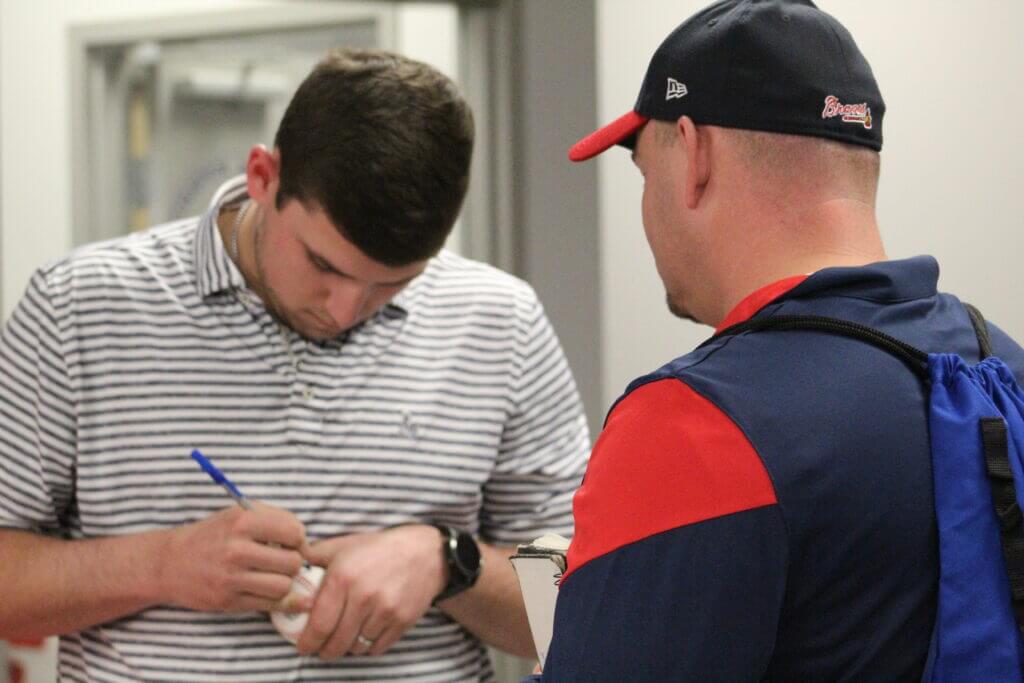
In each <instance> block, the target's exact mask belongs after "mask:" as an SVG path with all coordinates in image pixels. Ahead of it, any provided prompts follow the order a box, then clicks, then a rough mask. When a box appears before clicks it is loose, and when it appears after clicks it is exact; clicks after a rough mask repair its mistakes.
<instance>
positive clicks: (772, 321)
mask: <svg viewBox="0 0 1024 683" xmlns="http://www.w3.org/2000/svg"><path fill="white" fill-rule="evenodd" d="M964 308H966V309H967V314H968V315H969V316H970V319H971V325H972V326H973V327H974V334H975V336H976V337H977V338H978V348H979V350H980V351H981V357H982V358H983V359H984V358H988V357H989V356H991V355H992V341H991V339H990V337H989V332H988V325H986V323H985V318H984V316H982V314H981V312H980V311H979V310H978V309H977V308H975V307H974V306H972V305H970V304H964ZM767 330H813V331H818V332H826V333H829V334H837V335H840V336H844V337H850V338H853V339H859V340H861V341H864V342H867V343H868V344H871V345H872V346H875V347H877V348H879V349H882V350H883V351H886V352H887V353H889V354H891V355H893V356H896V357H897V358H899V359H900V360H902V361H903V362H904V363H905V364H906V365H907V367H909V368H910V369H911V370H912V371H913V372H914V373H915V374H917V376H918V377H920V378H922V379H924V380H925V381H928V354H927V353H925V352H924V351H921V350H920V349H918V348H916V347H914V346H911V345H910V344H907V343H905V342H902V341H900V340H899V339H896V338H895V337H891V336H889V335H887V334H885V333H884V332H881V331H879V330H876V329H874V328H873V327H868V326H866V325H861V324H859V323H854V322H850V321H848V320H840V319H838V318H827V317H822V316H811V315H779V316H771V317H767V318H754V319H751V320H747V321H745V322H742V323H738V324H736V325H733V326H731V327H728V328H726V329H724V330H722V331H721V332H719V333H718V334H716V335H715V336H713V337H711V338H710V339H708V340H707V341H705V342H704V343H703V344H701V346H702V347H703V346H706V345H707V344H710V343H712V342H714V341H716V340H718V339H721V338H723V337H729V336H733V335H737V334H742V333H744V332H761V331H767ZM980 427H981V438H982V445H983V447H984V453H985V466H986V468H987V470H988V476H989V481H990V482H991V484H992V503H993V505H994V506H995V510H996V516H997V517H998V518H999V526H1000V540H1001V543H1002V547H1003V558H1004V560H1005V561H1006V571H1007V574H1008V576H1009V578H1010V590H1011V593H1012V598H1013V610H1014V614H1015V615H1016V618H1017V625H1018V626H1019V627H1020V628H1021V629H1022V630H1024V523H1022V522H1024V515H1022V514H1021V509H1020V507H1019V506H1018V505H1017V497H1016V489H1015V487H1014V482H1013V471H1012V470H1011V468H1010V460H1009V451H1008V446H1007V434H1006V422H1005V421H1004V420H1003V419H1002V418H1001V417H985V418H981V421H980Z"/></svg>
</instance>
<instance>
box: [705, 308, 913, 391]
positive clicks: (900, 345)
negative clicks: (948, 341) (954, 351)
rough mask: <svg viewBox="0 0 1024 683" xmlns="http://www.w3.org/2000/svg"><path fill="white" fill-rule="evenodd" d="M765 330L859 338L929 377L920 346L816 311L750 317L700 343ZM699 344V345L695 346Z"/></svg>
mask: <svg viewBox="0 0 1024 683" xmlns="http://www.w3.org/2000/svg"><path fill="white" fill-rule="evenodd" d="M764 330H816V331H818V332H827V333H830V334H837V335H840V336H843V337H852V338H853V339H860V340H861V341H864V342H867V343H868V344H871V345H872V346H876V347H878V348H880V349H882V350H883V351H886V352H888V353H889V354H891V355H893V356H896V357H897V358H899V359H900V360H902V361H903V362H904V363H906V364H907V366H908V367H909V368H910V369H911V370H912V371H914V373H915V374H917V376H918V377H921V378H922V379H925V380H927V379H928V354H927V353H925V352H924V351H921V350H920V349H918V348H916V347H913V346H911V345H910V344H907V343H906V342H902V341H900V340H899V339H896V338H895V337H890V336H889V335H887V334H886V333H885V332H881V331H879V330H876V329H875V328H873V327H868V326H867V325H861V324H859V323H854V322H850V321H849V320H841V319H839V318H827V317H823V316H818V315H776V316H771V317H768V318H753V319H751V320H747V321H744V322H741V323H738V324H736V325H733V326H732V327H727V328H726V329H724V330H722V331H721V332H719V333H718V334H716V335H715V336H713V337H711V339H708V340H707V341H705V342H704V343H703V344H701V346H705V345H707V344H710V343H711V342H713V341H715V340H717V339H721V338H722V337H729V336H732V335H736V334H741V333H743V332H761V331H764ZM698 348H699V347H698Z"/></svg>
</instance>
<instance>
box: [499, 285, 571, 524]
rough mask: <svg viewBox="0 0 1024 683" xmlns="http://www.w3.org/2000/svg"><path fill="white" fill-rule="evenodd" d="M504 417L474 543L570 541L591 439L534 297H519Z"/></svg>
mask: <svg viewBox="0 0 1024 683" xmlns="http://www.w3.org/2000/svg"><path fill="white" fill-rule="evenodd" d="M516 308H517V325H516V330H515V333H514V334H515V339H514V356H513V364H512V372H511V377H510V395H509V401H508V405H509V409H508V411H509V414H508V419H507V420H506V421H505V426H504V429H503V431H502V435H501V442H500V446H499V452H498V458H497V462H496V464H495V468H494V471H493V472H492V474H491V477H490V479H489V480H488V482H487V483H486V484H485V486H484V491H483V508H482V512H481V535H482V536H483V537H484V538H487V539H489V540H492V541H494V542H497V543H502V544H513V543H521V542H524V541H530V540H533V539H534V538H536V537H538V536H540V535H541V534H543V533H545V532H549V531H550V532H554V533H558V534H562V535H563V536H571V535H572V495H573V493H574V492H575V490H576V488H577V487H578V486H579V484H580V481H581V480H582V478H583V471H584V469H585V468H586V463H587V458H588V456H589V454H590V435H589V432H588V430H587V422H586V418H585V416H584V414H583V405H582V403H581V401H580V396H579V392H578V390H577V388H576V382H575V380H574V379H573V376H572V372H571V371H570V369H569V364H568V362H567V361H566V358H565V353H564V352H563V351H562V347H561V345H560V344H559V341H558V337H557V336H556V335H555V331H554V330H553V329H552V327H551V323H550V322H549V321H548V319H547V316H546V315H545V314H544V309H543V307H542V306H541V304H540V302H539V301H537V299H536V297H535V296H534V295H533V294H532V291H531V292H530V296H523V297H520V299H519V301H518V303H517V307H516Z"/></svg>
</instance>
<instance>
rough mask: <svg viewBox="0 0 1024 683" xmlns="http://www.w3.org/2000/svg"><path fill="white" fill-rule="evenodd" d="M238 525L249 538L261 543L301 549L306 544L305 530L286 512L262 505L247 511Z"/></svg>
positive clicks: (296, 518) (293, 516)
mask: <svg viewBox="0 0 1024 683" xmlns="http://www.w3.org/2000/svg"><path fill="white" fill-rule="evenodd" d="M239 523H240V524H241V525H242V527H243V528H244V529H245V533H246V534H247V535H248V536H249V537H250V538H252V539H253V540H255V541H259V542H261V543H276V544H277V545H281V546H284V547H285V548H301V547H302V546H303V545H304V544H305V542H306V528H305V527H304V526H303V525H302V522H300V521H299V518H298V517H296V516H295V515H293V514H292V513H290V512H288V511H287V510H280V509H278V508H272V507H270V506H267V505H262V506H260V507H258V508H256V509H254V510H250V511H248V512H247V513H246V515H245V516H244V517H243V518H242V519H241V520H240V522H239Z"/></svg>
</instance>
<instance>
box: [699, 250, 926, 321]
mask: <svg viewBox="0 0 1024 683" xmlns="http://www.w3.org/2000/svg"><path fill="white" fill-rule="evenodd" d="M938 282H939V264H938V262H937V261H936V260H935V259H934V258H933V257H931V256H915V257H913V258H908V259H901V260H896V261H879V262H878V263H869V264H868V265H865V266H850V267H841V268H825V269H823V270H819V271H817V272H814V273H812V274H810V275H795V276H792V277H788V278H784V279H782V280H778V281H776V282H773V283H771V284H769V285H766V286H764V287H761V288H760V289H758V290H756V291H755V292H753V293H752V294H750V295H749V296H747V297H746V298H745V299H743V301H741V302H740V303H739V304H737V305H736V306H735V307H734V308H733V309H732V311H730V312H729V315H727V316H725V319H723V320H722V322H721V324H720V325H719V326H718V327H717V328H716V329H715V332H716V333H717V332H721V331H722V330H724V329H726V328H727V327H730V326H732V325H735V324H737V323H741V322H743V321H745V320H748V319H750V318H752V317H754V315H756V314H757V313H758V312H759V311H761V310H762V309H763V308H764V307H765V306H767V305H769V304H771V303H777V302H782V301H786V300H789V299H814V298H818V297H834V296H843V297H850V298H855V299H866V300H869V301H877V302H879V303H895V302H897V301H910V300H914V299H924V298H927V297H931V296H935V294H936V293H937V291H938Z"/></svg>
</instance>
